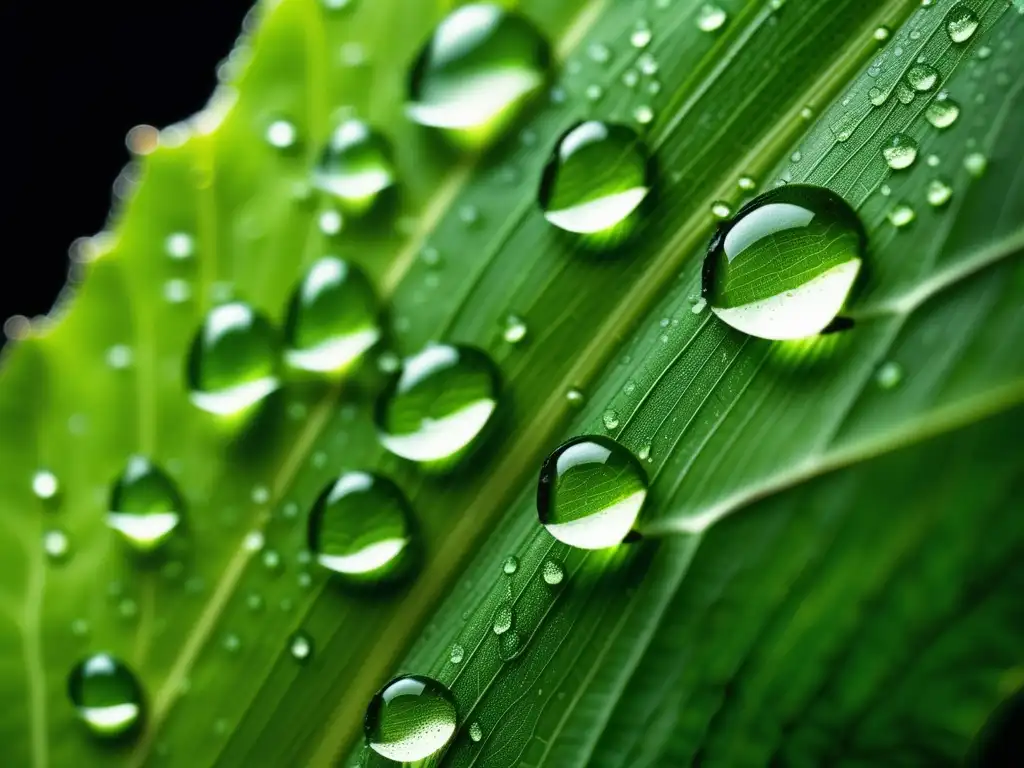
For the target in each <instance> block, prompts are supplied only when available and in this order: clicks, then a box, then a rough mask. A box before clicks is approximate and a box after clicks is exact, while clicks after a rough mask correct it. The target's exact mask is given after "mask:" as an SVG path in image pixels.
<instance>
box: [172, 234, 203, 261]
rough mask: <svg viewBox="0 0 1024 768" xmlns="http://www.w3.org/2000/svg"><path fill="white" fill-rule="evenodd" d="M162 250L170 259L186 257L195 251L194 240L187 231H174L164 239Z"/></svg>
mask: <svg viewBox="0 0 1024 768" xmlns="http://www.w3.org/2000/svg"><path fill="white" fill-rule="evenodd" d="M164 251H166V253H167V255H168V256H170V257H171V258H172V259H176V260H183V259H188V258H191V257H192V256H193V255H194V254H195V252H196V241H195V240H194V239H193V237H192V235H190V234H188V233H187V232H175V233H173V234H170V235H168V236H167V239H166V240H164Z"/></svg>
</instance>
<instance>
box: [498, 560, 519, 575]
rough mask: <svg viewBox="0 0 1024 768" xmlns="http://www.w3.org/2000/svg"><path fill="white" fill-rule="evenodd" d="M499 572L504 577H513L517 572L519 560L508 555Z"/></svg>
mask: <svg viewBox="0 0 1024 768" xmlns="http://www.w3.org/2000/svg"><path fill="white" fill-rule="evenodd" d="M501 570H502V572H503V573H504V574H505V575H506V576H511V575H513V574H514V573H515V572H516V571H517V570H519V558H518V557H516V556H515V555H509V556H508V557H506V558H505V562H504V563H502V564H501Z"/></svg>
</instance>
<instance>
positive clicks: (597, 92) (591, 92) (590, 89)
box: [584, 83, 604, 101]
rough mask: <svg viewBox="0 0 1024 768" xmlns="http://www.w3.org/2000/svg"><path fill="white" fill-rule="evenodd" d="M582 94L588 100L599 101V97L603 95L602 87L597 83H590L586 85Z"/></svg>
mask: <svg viewBox="0 0 1024 768" xmlns="http://www.w3.org/2000/svg"><path fill="white" fill-rule="evenodd" d="M584 95H585V96H586V97H587V99H588V100H589V101H600V100H601V97H602V96H604V89H603V88H602V87H601V86H600V85H598V84H597V83H591V84H590V85H588V86H587V89H586V91H584Z"/></svg>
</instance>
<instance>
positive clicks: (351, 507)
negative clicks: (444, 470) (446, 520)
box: [309, 472, 412, 582]
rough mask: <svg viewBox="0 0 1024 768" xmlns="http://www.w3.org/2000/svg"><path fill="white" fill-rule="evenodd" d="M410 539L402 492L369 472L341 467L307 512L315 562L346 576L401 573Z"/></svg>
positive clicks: (362, 578) (367, 577) (375, 576)
mask: <svg viewBox="0 0 1024 768" xmlns="http://www.w3.org/2000/svg"><path fill="white" fill-rule="evenodd" d="M411 543H412V514H411V511H410V509H409V502H408V501H407V500H406V498H405V494H403V493H402V491H401V490H400V489H399V488H398V486H397V485H395V484H394V483H393V482H392V481H391V480H388V479H387V478H384V477H381V476H378V475H372V474H370V473H368V472H345V473H344V474H342V475H341V476H340V477H339V478H338V479H337V480H335V481H333V482H331V483H328V485H327V487H326V488H324V489H323V491H322V492H321V493H320V496H319V497H318V498H317V500H316V502H315V503H314V504H313V508H312V510H311V511H310V513H309V548H310V550H311V551H312V552H313V553H314V554H315V555H316V560H317V562H318V563H320V565H322V566H323V567H325V568H327V569H328V570H331V571H334V572H335V573H339V574H342V575H343V576H346V577H349V578H350V579H357V580H360V581H369V582H378V581H381V580H384V579H390V578H394V577H396V576H401V575H404V572H405V570H406V566H408V565H409V561H410V557H409V554H410V552H409V550H410V544H411Z"/></svg>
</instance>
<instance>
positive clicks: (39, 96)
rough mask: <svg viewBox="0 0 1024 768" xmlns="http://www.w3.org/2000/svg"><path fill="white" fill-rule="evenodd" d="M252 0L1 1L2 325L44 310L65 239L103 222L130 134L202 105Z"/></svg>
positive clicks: (58, 278) (63, 257)
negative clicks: (137, 127)
mask: <svg viewBox="0 0 1024 768" xmlns="http://www.w3.org/2000/svg"><path fill="white" fill-rule="evenodd" d="M251 5H252V0H174V2H157V3H152V2H145V0H143V1H142V2H139V0H133V1H132V2H129V1H128V0H102V1H101V2H92V3H80V2H60V3H53V2H40V1H39V0H4V1H3V2H0V73H2V76H3V83H4V87H3V89H2V91H0V152H2V155H0V157H2V158H3V160H4V162H3V170H4V179H3V186H2V188H3V190H4V195H3V201H2V202H0V232H2V233H3V236H2V239H0V243H2V245H0V253H2V258H3V260H4V263H3V268H2V272H0V323H2V322H3V319H4V318H6V317H9V316H10V315H14V314H21V315H27V316H29V317H31V316H33V315H36V314H42V313H45V312H47V311H48V310H49V309H50V307H51V306H52V305H53V302H54V299H55V298H56V296H57V293H58V291H59V290H60V287H61V286H62V285H63V284H64V281H65V278H66V276H67V267H68V255H67V253H68V246H69V245H70V244H71V242H72V240H74V239H75V238H76V237H79V236H82V235H92V234H95V233H96V232H97V231H98V230H100V229H101V228H102V227H103V224H104V222H105V221H106V217H107V213H108V211H109V210H110V203H111V185H112V184H113V182H114V179H115V178H116V177H117V174H118V172H119V171H120V170H121V168H122V167H123V166H124V164H125V163H126V162H127V161H128V159H129V158H128V151H127V149H126V148H125V143H124V140H125V134H126V133H127V132H128V130H129V129H130V128H132V127H133V126H135V125H138V124H140V123H148V124H149V125H154V126H156V127H163V126H166V125H169V124H171V123H174V122H177V121H179V120H182V119H183V118H185V117H188V116H189V115H191V114H192V113H194V112H196V111H197V110H199V109H200V108H201V107H202V106H203V104H205V102H206V99H207V97H208V96H209V95H210V93H211V92H212V91H213V88H214V86H215V84H216V76H215V70H216V66H217V62H218V61H220V59H222V58H223V57H225V56H226V55H227V54H228V52H229V51H230V50H231V46H232V44H233V42H234V40H235V38H236V37H237V35H238V33H239V31H240V30H241V26H242V18H243V16H244V15H245V12H246V11H247V10H248V9H249V7H250V6H251ZM0 343H2V337H0Z"/></svg>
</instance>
